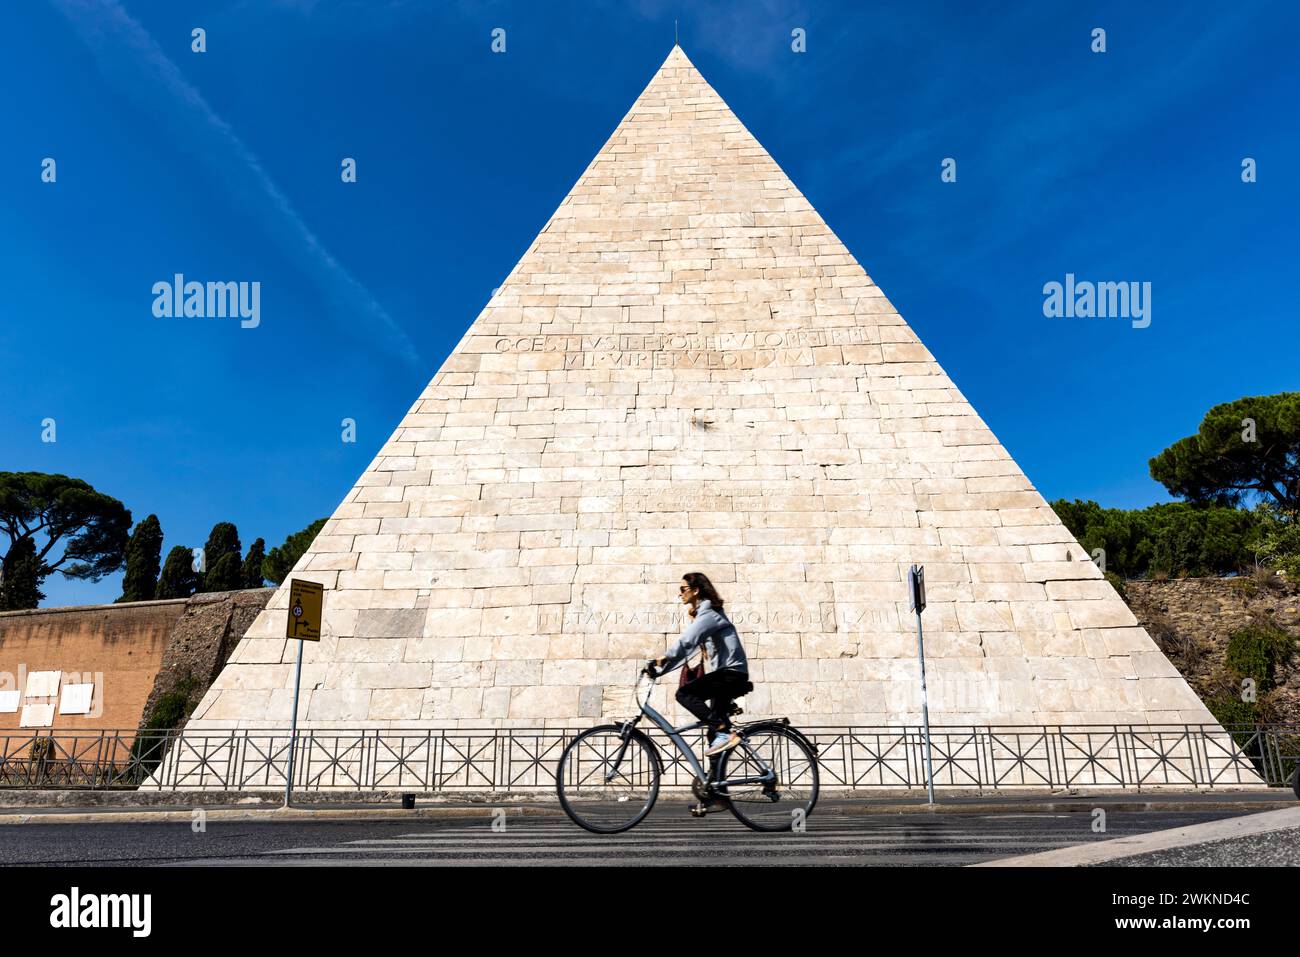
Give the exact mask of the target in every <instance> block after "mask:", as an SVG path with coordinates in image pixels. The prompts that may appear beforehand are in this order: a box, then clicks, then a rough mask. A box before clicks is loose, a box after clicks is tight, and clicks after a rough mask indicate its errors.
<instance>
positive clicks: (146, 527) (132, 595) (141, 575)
mask: <svg viewBox="0 0 1300 957" xmlns="http://www.w3.org/2000/svg"><path fill="white" fill-rule="evenodd" d="M162 543H163V532H162V525H161V524H159V522H158V516H157V515H150V516H149V517H148V518H146V519H145V520H144V521H142V522H140V523H139V524H138V525H136V527H135V529H134V531H132V532H131V537H130V538H129V539H128V540H127V543H126V574H125V575H123V576H122V597H121V598H119V599H118V601H148V600H149V599H151V598H153V596H154V594H155V593H156V592H157V590H158V566H159V560H160V558H161V555H162Z"/></svg>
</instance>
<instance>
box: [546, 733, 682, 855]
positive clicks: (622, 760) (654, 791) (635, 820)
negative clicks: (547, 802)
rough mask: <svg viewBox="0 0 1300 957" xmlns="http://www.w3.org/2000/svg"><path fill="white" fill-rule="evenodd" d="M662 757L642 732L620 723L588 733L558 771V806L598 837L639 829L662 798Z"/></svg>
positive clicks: (565, 755) (577, 741) (578, 739)
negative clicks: (660, 786) (623, 726)
mask: <svg viewBox="0 0 1300 957" xmlns="http://www.w3.org/2000/svg"><path fill="white" fill-rule="evenodd" d="M660 776H661V770H660V767H659V754H658V752H657V751H656V750H655V746H654V745H653V744H652V743H651V742H650V739H649V738H647V737H646V736H645V735H644V734H642V733H641V732H640V731H636V730H632V731H630V732H628V733H627V734H626V735H625V734H624V732H623V729H622V728H620V727H618V726H617V725H612V724H610V725H601V726H599V727H596V728H592V729H591V730H590V731H584V732H583V733H582V734H580V735H578V736H577V737H576V738H574V739H573V740H572V741H570V742H569V746H568V747H566V748H565V749H564V753H563V754H561V755H560V764H559V767H558V768H557V769H556V772H555V789H556V793H557V794H558V795H559V798H560V806H561V807H563V808H564V813H565V814H567V815H569V817H570V819H572V821H573V823H574V824H576V825H578V826H579V827H581V828H584V829H586V830H588V831H592V832H593V833H596V834H617V833H618V832H620V831H626V830H628V829H629V828H632V827H635V826H636V825H637V824H639V823H640V822H641V820H642V819H643V818H644V817H645V816H646V815H647V814H649V813H650V809H651V808H652V807H654V803H655V801H656V800H657V799H658V797H659V779H660Z"/></svg>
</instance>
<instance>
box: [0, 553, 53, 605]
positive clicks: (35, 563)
mask: <svg viewBox="0 0 1300 957" xmlns="http://www.w3.org/2000/svg"><path fill="white" fill-rule="evenodd" d="M3 567H4V580H3V581H0V611H19V610H20V609H24V608H35V607H36V606H37V605H39V604H40V603H41V599H42V598H44V597H45V593H44V592H42V591H41V578H42V577H43V576H42V574H41V572H42V565H41V560H40V559H39V558H37V557H36V542H35V541H34V540H33V539H31V538H20V539H19V540H18V541H17V542H15V543H14V546H13V547H12V548H11V549H9V554H8V555H6V556H5V557H4V566H3Z"/></svg>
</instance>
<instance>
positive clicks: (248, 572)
mask: <svg viewBox="0 0 1300 957" xmlns="http://www.w3.org/2000/svg"><path fill="white" fill-rule="evenodd" d="M265 560H266V542H265V541H263V540H262V539H260V538H259V539H258V540H257V541H255V542H253V544H252V545H249V546H248V554H247V555H245V556H244V568H243V578H244V587H245V588H262V587H263V586H264V585H266V580H265V579H264V578H263V577H262V562H264V561H265Z"/></svg>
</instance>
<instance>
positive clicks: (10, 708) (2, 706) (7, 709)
mask: <svg viewBox="0 0 1300 957" xmlns="http://www.w3.org/2000/svg"><path fill="white" fill-rule="evenodd" d="M18 698H19V694H18V692H17V691H0V714H13V713H14V712H16V711H17V710H18Z"/></svg>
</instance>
